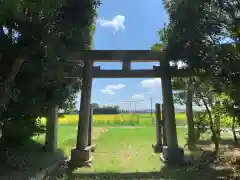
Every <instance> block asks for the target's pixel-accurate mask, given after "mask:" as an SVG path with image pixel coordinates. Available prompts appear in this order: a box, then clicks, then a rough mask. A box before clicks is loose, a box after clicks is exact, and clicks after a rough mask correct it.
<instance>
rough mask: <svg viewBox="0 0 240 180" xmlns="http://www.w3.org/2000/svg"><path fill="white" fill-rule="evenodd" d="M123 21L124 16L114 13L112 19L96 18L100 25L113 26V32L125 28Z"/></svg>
mask: <svg viewBox="0 0 240 180" xmlns="http://www.w3.org/2000/svg"><path fill="white" fill-rule="evenodd" d="M124 22H125V16H122V15H116V16H115V17H114V18H113V19H112V20H106V19H101V18H100V19H98V20H97V23H99V24H100V26H103V27H111V28H114V32H113V33H114V34H115V33H116V32H118V31H119V30H124V29H125V26H124Z"/></svg>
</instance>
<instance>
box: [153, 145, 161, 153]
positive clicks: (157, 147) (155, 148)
mask: <svg viewBox="0 0 240 180" xmlns="http://www.w3.org/2000/svg"><path fill="white" fill-rule="evenodd" d="M152 148H153V150H154V152H155V153H162V152H163V145H162V144H156V145H154V144H153V145H152Z"/></svg>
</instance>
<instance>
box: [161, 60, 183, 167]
mask: <svg viewBox="0 0 240 180" xmlns="http://www.w3.org/2000/svg"><path fill="white" fill-rule="evenodd" d="M160 68H161V70H162V72H163V75H162V77H161V81H162V95H163V108H164V117H165V127H166V135H167V146H164V147H163V159H164V160H165V162H166V163H170V164H175V163H177V164H178V163H182V162H183V161H184V151H183V149H182V148H179V146H178V139H177V128H176V119H175V110H174V103H173V93H172V83H171V74H170V73H171V70H170V65H169V61H167V60H163V61H161V63H160Z"/></svg>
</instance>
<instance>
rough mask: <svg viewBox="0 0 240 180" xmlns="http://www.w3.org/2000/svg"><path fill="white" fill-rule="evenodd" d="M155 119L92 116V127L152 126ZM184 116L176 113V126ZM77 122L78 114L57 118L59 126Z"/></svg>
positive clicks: (181, 122) (149, 117) (148, 117)
mask: <svg viewBox="0 0 240 180" xmlns="http://www.w3.org/2000/svg"><path fill="white" fill-rule="evenodd" d="M154 119H155V115H154V114H153V115H152V116H151V114H113V115H93V124H94V125H100V126H103V125H142V126H148V125H152V122H153V121H154ZM185 119H186V114H185V113H176V122H177V125H183V124H185ZM45 122H46V119H44V118H42V123H45ZM77 122H78V114H66V115H64V116H62V117H59V124H62V125H64V124H68V125H70V124H71V125H76V124H77Z"/></svg>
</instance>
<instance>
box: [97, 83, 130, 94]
mask: <svg viewBox="0 0 240 180" xmlns="http://www.w3.org/2000/svg"><path fill="white" fill-rule="evenodd" d="M125 87H126V85H124V84H111V85H106V86H105V87H104V89H102V90H100V91H101V92H102V93H104V94H110V95H113V94H115V92H114V91H116V90H120V89H123V88H125Z"/></svg>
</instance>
